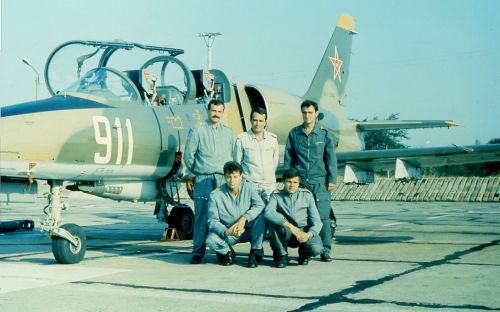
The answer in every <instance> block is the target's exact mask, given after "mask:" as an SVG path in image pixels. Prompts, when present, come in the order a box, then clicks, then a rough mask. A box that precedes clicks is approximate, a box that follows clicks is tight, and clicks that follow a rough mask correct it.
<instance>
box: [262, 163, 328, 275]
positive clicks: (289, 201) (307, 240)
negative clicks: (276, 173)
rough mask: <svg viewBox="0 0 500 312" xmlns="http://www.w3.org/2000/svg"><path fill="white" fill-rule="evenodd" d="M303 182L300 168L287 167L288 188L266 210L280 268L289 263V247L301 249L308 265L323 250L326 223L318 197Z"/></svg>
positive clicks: (301, 262)
mask: <svg viewBox="0 0 500 312" xmlns="http://www.w3.org/2000/svg"><path fill="white" fill-rule="evenodd" d="M299 183H300V175H299V171H298V170H297V169H294V168H292V169H288V170H285V172H283V184H284V188H283V190H281V191H275V192H274V193H273V194H271V198H270V199H269V203H268V204H267V206H266V209H265V212H264V215H265V218H266V220H267V221H268V222H269V229H270V234H271V236H270V241H271V247H272V248H273V256H274V261H275V264H276V267H278V268H284V267H286V266H287V264H288V252H287V248H288V247H298V248H299V259H298V262H299V265H307V264H308V263H309V258H310V257H311V256H317V255H318V254H320V253H321V251H322V250H323V246H322V245H323V244H322V243H321V239H320V238H319V236H318V234H319V233H320V231H321V227H322V224H321V219H320V217H319V214H318V209H316V204H315V202H314V197H313V196H312V194H311V192H310V191H309V190H307V189H301V188H299Z"/></svg>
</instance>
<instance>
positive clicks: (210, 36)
mask: <svg viewBox="0 0 500 312" xmlns="http://www.w3.org/2000/svg"><path fill="white" fill-rule="evenodd" d="M220 35H222V34H221V33H220V32H202V33H198V37H203V39H204V40H205V44H206V45H207V49H208V51H207V54H208V55H207V69H210V68H212V45H213V43H214V40H215V37H216V36H220Z"/></svg>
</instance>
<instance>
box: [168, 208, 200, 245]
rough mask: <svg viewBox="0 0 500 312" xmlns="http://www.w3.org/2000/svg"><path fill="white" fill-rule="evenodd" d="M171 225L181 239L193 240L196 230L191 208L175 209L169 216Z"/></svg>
mask: <svg viewBox="0 0 500 312" xmlns="http://www.w3.org/2000/svg"><path fill="white" fill-rule="evenodd" d="M168 219H169V224H170V225H171V226H172V227H175V228H176V229H177V234H178V235H179V238H180V239H191V238H192V237H193V229H194V214H193V211H192V210H191V208H189V207H187V208H174V209H172V212H171V213H170V215H169V216H168Z"/></svg>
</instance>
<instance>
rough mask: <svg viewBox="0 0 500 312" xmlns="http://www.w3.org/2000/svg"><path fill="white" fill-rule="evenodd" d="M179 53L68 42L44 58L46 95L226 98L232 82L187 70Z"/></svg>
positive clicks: (156, 100)
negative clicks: (47, 91) (47, 92)
mask: <svg viewBox="0 0 500 312" xmlns="http://www.w3.org/2000/svg"><path fill="white" fill-rule="evenodd" d="M183 52H184V51H183V50H181V49H174V48H166V47H158V46H150V45H143V44H139V43H135V42H126V41H84V40H74V41H68V42H65V43H63V44H61V45H60V46H58V47H57V48H56V49H54V51H53V52H52V53H51V54H50V55H49V57H48V59H47V62H46V64H45V75H44V76H45V82H46V85H47V88H48V90H49V92H50V93H51V95H53V96H55V95H68V96H77V97H86V98H88V96H89V95H91V96H93V97H95V100H97V101H100V100H103V101H106V102H108V103H109V102H111V101H113V102H114V101H118V102H123V101H131V102H133V101H136V103H137V104H140V105H151V106H156V105H176V104H186V103H207V102H208V101H209V100H210V99H219V100H222V101H223V102H229V101H230V100H231V84H230V82H229V79H228V78H227V77H226V75H225V74H224V73H223V72H222V71H220V70H216V69H211V70H210V71H208V70H193V71H191V70H190V69H189V68H188V67H187V66H186V65H185V64H184V63H183V62H182V61H180V60H179V59H178V58H177V56H178V55H179V54H182V53H183Z"/></svg>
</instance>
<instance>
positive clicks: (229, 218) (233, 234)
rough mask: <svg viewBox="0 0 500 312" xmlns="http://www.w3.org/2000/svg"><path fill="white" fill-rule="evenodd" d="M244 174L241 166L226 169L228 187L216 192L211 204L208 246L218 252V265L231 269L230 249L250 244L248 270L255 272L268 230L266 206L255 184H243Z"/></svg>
mask: <svg viewBox="0 0 500 312" xmlns="http://www.w3.org/2000/svg"><path fill="white" fill-rule="evenodd" d="M241 174H242V168H241V165H240V164H239V163H237V162H234V161H230V162H228V163H226V164H225V165H224V179H225V180H226V183H224V184H223V185H222V186H221V187H220V188H217V189H215V190H214V191H213V192H212V194H211V195H210V200H209V201H208V236H207V245H208V247H209V248H210V249H212V250H213V251H215V252H216V254H217V259H218V261H219V264H221V265H231V264H233V263H234V257H235V254H234V250H233V248H232V247H231V246H232V245H234V244H237V243H243V242H248V241H250V242H251V247H250V248H251V249H250V254H249V256H248V267H249V268H255V267H257V266H258V260H257V255H258V251H259V250H261V249H262V241H263V240H264V231H265V229H266V226H265V219H264V215H263V214H262V210H263V209H264V202H263V201H262V199H261V198H260V195H259V194H258V193H257V190H256V189H255V187H254V185H253V184H252V183H249V182H242V175H241Z"/></svg>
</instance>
